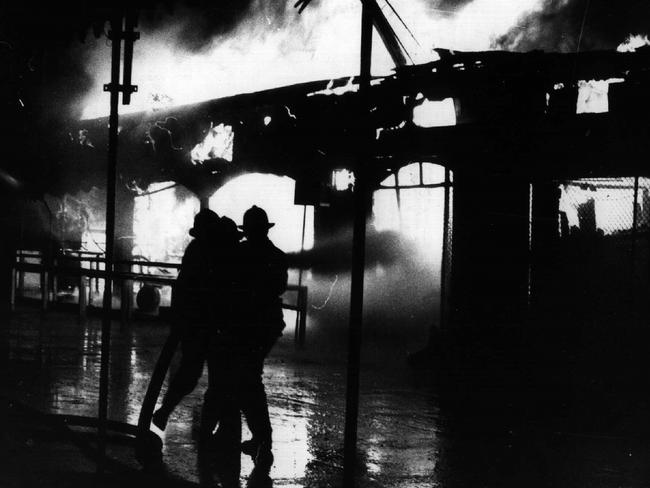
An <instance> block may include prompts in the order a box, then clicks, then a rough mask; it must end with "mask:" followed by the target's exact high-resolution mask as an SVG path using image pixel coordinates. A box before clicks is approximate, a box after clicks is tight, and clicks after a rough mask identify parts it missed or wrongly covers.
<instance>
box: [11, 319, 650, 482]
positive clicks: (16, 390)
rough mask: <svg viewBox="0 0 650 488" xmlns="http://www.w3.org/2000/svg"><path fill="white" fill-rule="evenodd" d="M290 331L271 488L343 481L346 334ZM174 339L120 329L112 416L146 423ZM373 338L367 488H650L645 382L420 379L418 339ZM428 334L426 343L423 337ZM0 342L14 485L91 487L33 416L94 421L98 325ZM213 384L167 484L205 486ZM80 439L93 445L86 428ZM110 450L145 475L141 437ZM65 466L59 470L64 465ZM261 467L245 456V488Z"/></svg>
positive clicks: (190, 414)
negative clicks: (39, 473) (37, 468)
mask: <svg viewBox="0 0 650 488" xmlns="http://www.w3.org/2000/svg"><path fill="white" fill-rule="evenodd" d="M287 322H288V324H290V325H289V327H288V328H287V330H286V332H285V336H284V337H283V338H282V339H281V340H280V342H279V343H278V345H277V347H276V349H275V350H274V351H273V352H272V354H271V356H270V357H269V359H268V362H267V367H266V371H265V383H266V385H267V392H268V396H269V404H270V413H271V419H272V426H273V435H274V448H273V450H274V454H275V462H274V465H273V467H272V469H271V472H270V477H271V480H272V485H273V486H277V487H294V486H295V487H328V486H341V483H342V473H343V426H344V416H345V339H346V337H345V334H344V333H343V331H344V328H340V329H331V330H330V331H329V332H328V331H326V330H324V328H322V327H321V329H320V331H318V332H317V333H314V334H311V335H310V336H308V343H307V345H306V346H305V347H303V348H300V347H297V346H296V345H295V344H294V343H293V331H292V327H291V324H292V321H291V320H287ZM371 324H372V322H371ZM332 331H333V332H332ZM167 333H168V327H167V326H166V325H165V324H164V323H161V322H155V321H154V322H152V321H148V322H134V323H133V324H131V325H129V326H121V325H120V324H119V323H115V324H114V327H113V338H112V351H113V355H112V358H111V367H110V375H111V380H110V384H111V386H110V402H109V418H110V419H111V420H115V421H119V422H126V423H129V424H133V425H135V424H136V423H137V419H138V414H139V408H140V404H141V402H142V399H143V397H144V394H145V391H146V388H147V385H148V381H149V377H150V375H151V372H152V371H153V367H154V364H155V361H156V359H157V357H158V354H159V352H160V349H161V347H162V344H163V343H164V340H165V339H166V336H167ZM366 336H367V340H366V343H365V346H364V350H363V360H362V379H361V395H360V418H359V442H358V459H359V466H358V475H357V479H358V484H359V486H368V487H375V486H376V487H379V486H386V487H401V488H415V487H425V486H427V487H429V486H441V487H468V488H469V487H478V486H485V487H504V486H513V487H514V486H517V487H519V486H559V487H573V486H575V487H586V486H590V487H591V486H602V487H636V486H639V487H642V486H650V435H649V434H650V428H649V422H648V420H647V417H648V413H650V403H649V402H648V395H647V392H646V391H645V390H647V388H645V384H643V383H641V382H639V380H638V378H637V380H636V381H633V382H627V383H626V382H621V381H618V380H617V379H616V378H614V379H611V378H610V380H608V381H607V382H601V383H602V384H600V383H599V384H598V385H596V384H594V383H593V381H591V380H590V379H589V378H591V376H590V375H589V374H587V373H584V372H583V371H581V370H580V368H577V367H575V366H574V367H572V368H569V369H566V363H561V364H559V363H558V364H559V365H556V366H557V367H556V368H555V370H553V371H551V369H552V368H549V367H548V365H545V366H544V373H543V374H540V368H536V367H531V364H532V363H534V361H532V360H530V358H526V357H524V358H522V357H521V356H522V355H521V354H515V355H513V354H501V355H495V354H494V351H487V352H486V351H480V350H476V349H474V350H472V349H471V348H469V349H468V348H464V349H462V351H460V352H458V355H460V356H462V355H463V354H465V355H467V357H466V358H464V359H463V358H461V359H460V360H459V359H458V358H456V359H455V360H454V361H451V362H449V363H447V364H442V365H438V367H437V368H434V369H426V370H420V369H411V368H409V367H408V366H407V363H406V353H407V352H408V351H409V350H410V351H412V350H414V349H415V348H416V347H417V341H415V340H399V338H400V337H401V336H400V334H397V333H395V332H394V330H393V332H391V333H388V332H386V333H383V334H382V333H379V332H378V331H377V330H376V329H375V333H372V334H367V335H366ZM409 337H410V339H413V338H414V337H415V336H414V335H413V334H411V335H410V336H409ZM416 338H417V340H418V341H421V338H422V335H421V334H420V335H419V336H417V337H416ZM0 344H1V347H0V349H1V351H2V360H3V361H2V369H3V378H4V381H3V384H2V387H1V389H0V397H1V398H2V399H3V402H2V409H3V415H2V417H3V419H4V421H5V428H4V429H3V432H4V437H5V439H4V445H5V447H7V446H12V447H11V449H10V451H11V452H8V453H4V454H3V455H2V459H4V462H5V463H6V464H5V469H4V471H5V472H9V473H13V475H12V476H13V477H9V478H6V479H12V480H13V482H12V483H7V484H6V486H48V483H46V482H45V481H44V479H45V475H43V476H44V477H41V478H36V479H35V478H34V477H33V473H32V475H30V474H28V473H27V472H25V474H24V475H21V474H20V473H19V471H20V470H18V471H16V470H17V468H15V466H16V465H19V464H20V463H32V462H35V463H37V464H39V465H40V464H42V465H43V466H45V465H47V466H49V465H51V464H54V466H50V467H48V468H47V469H50V468H51V469H52V470H55V471H56V470H59V471H65V472H66V473H67V475H68V477H67V478H65V479H67V480H68V481H67V482H66V483H63V482H61V483H60V484H58V485H57V484H56V483H54V482H52V485H51V486H81V485H83V486H89V485H90V486H93V483H94V482H89V481H88V480H89V479H90V478H88V476H91V474H92V473H93V472H94V462H93V461H92V456H91V455H89V454H88V452H87V451H88V449H85V450H84V449H83V445H82V447H79V445H80V444H79V443H77V444H75V443H71V442H68V441H67V440H66V439H67V438H66V437H65V436H59V435H57V434H56V429H55V430H54V431H52V427H51V425H49V424H47V422H44V421H43V422H41V421H42V420H43V419H42V418H41V417H40V416H39V414H37V413H36V412H40V413H50V414H66V415H80V416H88V417H92V416H96V415H97V399H98V377H99V360H100V358H99V351H100V346H101V323H100V320H99V319H98V318H97V317H90V318H89V319H88V320H86V321H84V322H80V321H78V319H77V317H75V315H74V314H71V313H67V312H60V311H49V312H47V313H41V312H39V311H38V310H36V309H34V308H20V309H19V310H18V311H17V312H16V313H15V314H14V316H13V317H12V318H11V320H8V321H6V323H5V324H4V327H3V329H2V341H1V343H0ZM468 350H471V352H467V351H468ZM510 352H512V351H510ZM519 353H521V351H519ZM634 366H635V367H636V366H638V364H636V363H635V365H634ZM621 374H623V373H622V372H621ZM583 376H585V378H587V379H586V380H584V378H583ZM642 377H644V376H642ZM583 380H584V381H583ZM612 385H618V386H616V388H614V389H612V388H610V387H611V386H612ZM165 387H166V385H165ZM205 388H206V377H204V378H203V379H202V380H201V383H200V384H199V387H197V389H196V390H195V391H194V393H192V394H191V395H190V396H188V397H187V398H186V399H185V400H184V401H183V403H182V404H181V405H180V406H179V407H178V409H177V410H176V411H175V412H174V414H173V415H172V417H171V419H170V423H169V425H168V427H167V429H166V431H165V432H164V433H163V434H162V438H163V441H164V451H163V456H164V463H165V470H166V471H165V479H166V480H173V481H174V483H183V482H189V483H191V484H198V483H200V482H201V477H200V472H199V469H198V467H197V454H198V453H197V431H198V425H199V421H200V418H199V417H200V407H201V401H202V394H203V392H204V390H205ZM48 418H49V419H50V421H51V419H52V418H51V417H48ZM16 419H18V420H16ZM46 424H47V425H49V427H47V428H45V427H42V428H41V426H42V425H46ZM59 427H60V426H59ZM48 429H49V430H48ZM75 429H76V432H77V435H80V436H82V437H83V436H84V435H86V436H87V434H88V432H85V431H84V429H79V428H75ZM14 431H15V433H14ZM52 432H55V433H54V434H53V433H52ZM247 436H248V433H247V432H246V431H245V432H244V434H243V437H244V438H246V437H247ZM108 452H109V455H110V457H111V459H112V460H113V461H114V462H115V466H118V467H114V468H111V469H109V473H111V474H110V476H113V475H114V472H115V471H116V470H117V471H120V470H123V472H124V473H131V474H127V477H128V478H129V479H136V478H135V476H136V474H135V473H138V472H139V466H138V464H137V462H136V461H135V460H134V455H133V445H132V443H129V442H128V440H125V439H123V438H121V437H119V436H116V437H115V438H114V439H113V440H112V441H111V442H109V449H108ZM57 456H60V457H62V459H63V461H61V462H58V461H57V462H54V460H56V459H57ZM34 460H36V461H34ZM44 460H49V461H44ZM12 466H13V467H12ZM41 469H42V470H46V467H42V466H41ZM252 469H253V464H252V463H251V461H250V459H249V458H248V457H247V456H242V457H241V483H242V485H244V484H246V482H247V480H249V477H250V474H251V471H252ZM71 473H74V476H73V475H72V474H71ZM110 476H109V478H105V480H104V483H107V484H106V486H117V485H118V484H119V485H124V483H123V482H118V481H115V483H114V484H111V483H109V482H108V481H106V479H108V480H110V479H111V478H110ZM48 479H50V478H48ZM52 479H53V478H52ZM61 479H64V478H61ZM95 479H96V478H92V480H95ZM156 483H158V484H161V482H160V481H156ZM0 485H1V484H0ZM100 485H101V484H98V486H100ZM2 486H4V485H2ZM102 486H103V485H102Z"/></svg>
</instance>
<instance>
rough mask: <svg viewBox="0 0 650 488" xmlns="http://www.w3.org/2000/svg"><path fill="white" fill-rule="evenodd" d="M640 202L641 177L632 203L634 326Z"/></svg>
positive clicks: (637, 178)
mask: <svg viewBox="0 0 650 488" xmlns="http://www.w3.org/2000/svg"><path fill="white" fill-rule="evenodd" d="M638 201H639V176H638V175H637V176H635V177H634V197H633V203H632V252H631V256H630V258H631V261H632V265H631V266H630V267H631V271H632V276H631V277H630V278H631V279H630V280H629V282H630V286H631V287H632V289H631V290H630V297H631V299H632V320H633V323H634V325H635V326H636V323H637V316H638V313H637V304H638V303H639V301H638V299H637V293H638V291H637V284H638V280H637V271H636V258H637V249H636V247H637V242H636V241H637V236H638V227H639V207H638V204H637V202H638Z"/></svg>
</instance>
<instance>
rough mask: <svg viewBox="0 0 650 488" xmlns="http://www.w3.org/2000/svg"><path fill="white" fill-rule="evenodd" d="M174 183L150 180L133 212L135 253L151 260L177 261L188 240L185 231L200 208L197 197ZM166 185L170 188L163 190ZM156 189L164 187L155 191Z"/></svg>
mask: <svg viewBox="0 0 650 488" xmlns="http://www.w3.org/2000/svg"><path fill="white" fill-rule="evenodd" d="M170 184H172V185H173V182H169V181H167V182H162V183H152V184H151V185H149V187H148V188H147V191H148V193H150V194H147V195H144V196H141V197H138V198H136V200H135V208H134V213H133V234H134V238H135V239H134V248H133V254H134V256H138V257H144V258H146V259H149V260H150V261H169V262H177V261H180V258H181V256H182V255H183V251H184V250H185V247H186V246H187V244H188V243H189V241H190V239H191V238H190V236H189V234H188V231H189V229H190V227H192V223H193V220H194V215H195V214H196V213H197V212H198V211H199V199H198V198H196V197H195V196H190V195H191V194H190V193H189V192H188V191H183V189H182V188H180V187H170ZM166 188H169V189H166ZM157 190H163V191H158V192H157V193H152V192H156V191H157Z"/></svg>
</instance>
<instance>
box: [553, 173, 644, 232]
mask: <svg viewBox="0 0 650 488" xmlns="http://www.w3.org/2000/svg"><path fill="white" fill-rule="evenodd" d="M559 188H560V203H559V229H560V235H561V236H562V237H565V236H570V235H576V234H582V235H585V234H587V235H588V234H600V235H605V236H607V235H620V234H632V233H635V232H638V231H647V230H648V228H649V227H650V178H645V177H623V178H583V179H577V180H567V181H563V182H560V183H559Z"/></svg>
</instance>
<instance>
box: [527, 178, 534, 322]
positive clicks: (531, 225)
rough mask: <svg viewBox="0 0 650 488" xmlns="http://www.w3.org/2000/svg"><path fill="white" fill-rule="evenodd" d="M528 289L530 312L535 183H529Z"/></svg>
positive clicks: (528, 311) (528, 307)
mask: <svg viewBox="0 0 650 488" xmlns="http://www.w3.org/2000/svg"><path fill="white" fill-rule="evenodd" d="M527 282H528V283H527V289H526V313H528V314H529V313H530V304H531V300H532V292H533V184H532V183H530V184H529V185H528V278H527Z"/></svg>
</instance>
